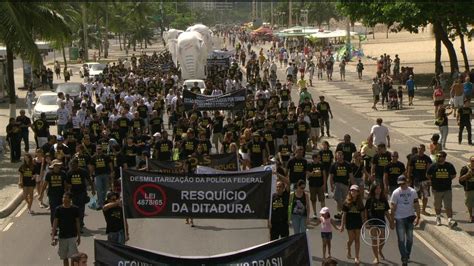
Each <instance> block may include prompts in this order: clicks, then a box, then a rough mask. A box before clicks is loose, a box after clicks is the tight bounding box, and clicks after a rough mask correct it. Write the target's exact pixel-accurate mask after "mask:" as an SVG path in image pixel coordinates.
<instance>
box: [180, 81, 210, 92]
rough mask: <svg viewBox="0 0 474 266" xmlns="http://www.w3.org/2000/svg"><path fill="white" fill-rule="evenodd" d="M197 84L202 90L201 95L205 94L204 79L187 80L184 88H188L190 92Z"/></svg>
mask: <svg viewBox="0 0 474 266" xmlns="http://www.w3.org/2000/svg"><path fill="white" fill-rule="evenodd" d="M195 82H197V84H198V87H199V88H200V89H201V94H204V90H205V89H206V83H205V82H204V80H202V79H187V80H185V81H184V82H183V86H184V85H186V88H187V89H188V90H190V89H191V88H192V87H194V83H195Z"/></svg>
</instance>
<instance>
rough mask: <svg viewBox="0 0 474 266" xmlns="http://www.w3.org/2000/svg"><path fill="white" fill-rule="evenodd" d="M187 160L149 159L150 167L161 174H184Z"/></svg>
mask: <svg viewBox="0 0 474 266" xmlns="http://www.w3.org/2000/svg"><path fill="white" fill-rule="evenodd" d="M185 163H186V162H185V161H160V160H153V159H151V160H148V169H149V170H150V171H154V172H158V173H161V174H184V173H185Z"/></svg>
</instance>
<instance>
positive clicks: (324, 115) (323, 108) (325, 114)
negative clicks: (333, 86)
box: [316, 95, 333, 137]
mask: <svg viewBox="0 0 474 266" xmlns="http://www.w3.org/2000/svg"><path fill="white" fill-rule="evenodd" d="M316 110H318V112H319V115H320V117H321V121H320V123H319V125H320V126H321V137H324V125H326V134H327V135H328V137H331V135H330V134H329V124H330V123H329V115H331V119H333V115H332V111H331V106H329V103H328V102H326V101H325V100H324V96H322V95H321V96H319V103H318V104H317V105H316Z"/></svg>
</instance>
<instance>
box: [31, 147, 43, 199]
mask: <svg viewBox="0 0 474 266" xmlns="http://www.w3.org/2000/svg"><path fill="white" fill-rule="evenodd" d="M33 164H34V170H33V176H34V178H35V181H36V193H38V201H39V206H40V208H45V207H46V204H44V203H43V199H41V198H40V195H41V188H42V187H43V183H44V182H43V181H44V175H45V168H46V160H45V158H44V153H43V150H42V149H37V150H36V154H35V158H33Z"/></svg>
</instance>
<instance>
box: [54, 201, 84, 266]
mask: <svg viewBox="0 0 474 266" xmlns="http://www.w3.org/2000/svg"><path fill="white" fill-rule="evenodd" d="M58 229H59V248H58V255H59V257H60V258H61V259H62V260H63V264H64V265H69V259H70V258H72V256H73V255H74V254H76V253H78V250H77V246H79V244H80V243H81V232H80V221H79V209H78V208H77V207H76V206H74V205H72V193H71V192H66V193H64V195H63V204H62V205H60V206H58V207H57V208H56V211H55V212H54V220H53V228H52V230H51V245H53V246H56V244H58V239H56V233H57V231H58ZM71 264H72V263H71Z"/></svg>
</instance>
